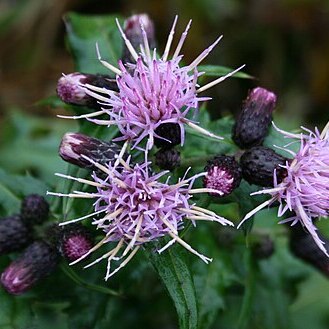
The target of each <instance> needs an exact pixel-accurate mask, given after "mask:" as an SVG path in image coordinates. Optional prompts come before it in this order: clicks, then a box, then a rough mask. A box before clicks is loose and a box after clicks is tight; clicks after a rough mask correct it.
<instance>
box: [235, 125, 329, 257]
mask: <svg viewBox="0 0 329 329" xmlns="http://www.w3.org/2000/svg"><path fill="white" fill-rule="evenodd" d="M275 128H276V129H277V130H278V131H279V132H281V133H282V134H283V135H284V136H285V137H287V138H294V139H297V140H300V142H301V144H300V149H299V151H298V152H297V153H294V152H292V151H291V150H289V149H288V148H287V147H284V148H283V149H284V150H286V151H287V152H289V153H290V154H292V155H293V159H292V160H291V161H287V162H286V164H285V165H280V166H281V167H282V168H284V169H285V170H286V172H287V175H286V177H285V178H283V180H282V182H278V180H277V178H276V174H275V173H274V184H273V186H274V187H273V188H270V189H265V190H261V191H258V192H256V193H253V194H270V195H271V196H272V197H271V199H269V200H267V201H265V202H264V203H263V204H261V205H259V206H258V207H257V208H255V209H254V210H252V211H251V212H249V213H248V214H247V215H246V216H245V217H244V219H243V220H242V221H241V223H240V224H239V226H241V224H242V223H243V222H244V221H245V220H247V219H248V218H250V217H251V216H253V215H254V214H255V213H256V212H257V211H259V210H260V209H262V208H264V207H266V206H267V205H270V204H272V203H273V202H275V201H279V203H280V206H279V210H278V216H279V217H281V216H282V215H284V214H285V213H286V212H287V211H291V212H293V214H294V215H293V216H292V217H289V218H287V219H284V220H282V221H280V223H287V222H291V226H293V225H295V224H297V223H298V222H300V223H301V225H302V226H303V227H305V228H306V230H307V231H308V232H309V233H310V234H311V235H312V237H313V239H314V241H315V243H316V244H317V246H318V247H319V248H320V249H321V250H322V251H323V252H324V253H325V254H326V255H327V256H328V257H329V254H328V252H327V250H326V248H325V247H324V246H323V244H324V242H323V241H322V240H321V239H320V238H319V236H318V234H317V232H316V230H317V228H316V227H315V225H314V224H313V220H314V219H316V218H318V217H322V216H328V215H329V132H328V130H329V123H328V124H327V125H326V127H325V128H324V130H323V131H322V133H320V132H319V131H318V130H317V129H315V132H312V131H310V130H308V129H306V128H303V130H304V131H306V132H307V133H308V134H304V133H301V134H292V133H288V132H285V131H283V130H280V129H278V128H277V127H275ZM288 145H289V144H288ZM239 226H238V228H239Z"/></svg>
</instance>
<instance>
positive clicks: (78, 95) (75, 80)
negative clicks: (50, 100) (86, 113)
mask: <svg viewBox="0 0 329 329" xmlns="http://www.w3.org/2000/svg"><path fill="white" fill-rule="evenodd" d="M84 84H90V85H92V86H95V87H98V88H105V89H110V90H113V89H115V90H117V86H116V82H115V80H113V79H111V78H110V77H109V76H107V75H101V74H96V75H95V74H84V73H80V72H74V73H70V74H66V75H63V76H62V77H61V78H60V79H59V80H58V83H57V89H56V90H57V94H58V96H59V98H60V99H61V100H62V101H63V102H65V103H68V104H73V105H80V106H89V107H92V108H99V104H97V101H96V100H95V98H94V97H91V96H90V95H88V93H87V92H86V91H85V88H83V85H84Z"/></svg>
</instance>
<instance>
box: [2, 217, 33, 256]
mask: <svg viewBox="0 0 329 329" xmlns="http://www.w3.org/2000/svg"><path fill="white" fill-rule="evenodd" d="M31 239H32V237H31V232H30V230H29V228H28V226H27V225H26V224H25V223H24V222H23V220H22V217H21V215H13V216H8V217H5V218H2V219H0V255H4V254H7V253H10V252H13V251H17V250H20V249H22V248H24V247H25V246H26V245H28V243H29V242H30V241H31Z"/></svg>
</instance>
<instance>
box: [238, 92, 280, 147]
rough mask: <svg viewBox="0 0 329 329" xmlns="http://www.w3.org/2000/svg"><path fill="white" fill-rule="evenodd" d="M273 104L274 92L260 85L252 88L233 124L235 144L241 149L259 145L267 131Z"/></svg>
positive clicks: (274, 99) (274, 102)
mask: <svg viewBox="0 0 329 329" xmlns="http://www.w3.org/2000/svg"><path fill="white" fill-rule="evenodd" d="M275 105H276V96H275V94H274V93H272V92H270V91H268V90H266V89H264V88H260V87H258V88H254V89H252V90H251V91H250V93H249V95H248V97H247V99H246V100H245V101H244V103H243V105H242V111H241V112H240V114H239V116H238V118H237V120H236V122H235V125H234V126H233V130H232V139H233V141H234V142H235V144H237V145H238V146H239V147H241V148H243V149H248V148H250V147H252V146H257V145H261V144H262V143H263V141H264V139H265V137H266V135H267V133H268V129H269V126H270V124H271V121H272V112H273V110H274V107H275Z"/></svg>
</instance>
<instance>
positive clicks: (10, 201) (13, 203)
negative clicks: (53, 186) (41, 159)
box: [0, 168, 47, 215]
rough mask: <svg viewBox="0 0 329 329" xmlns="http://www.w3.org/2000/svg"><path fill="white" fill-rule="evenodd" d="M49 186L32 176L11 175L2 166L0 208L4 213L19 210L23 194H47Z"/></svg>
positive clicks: (0, 171) (0, 170)
mask: <svg viewBox="0 0 329 329" xmlns="http://www.w3.org/2000/svg"><path fill="white" fill-rule="evenodd" d="M46 191H47V186H46V184H45V183H43V182H42V181H40V180H38V179H36V178H33V177H31V176H19V175H11V174H8V173H7V172H5V171H4V170H2V169H1V168H0V209H1V208H3V212H4V214H6V215H7V214H12V213H16V212H18V210H19V209H20V203H21V199H22V197H23V196H25V195H28V194H32V193H37V194H41V195H45V193H46Z"/></svg>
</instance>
